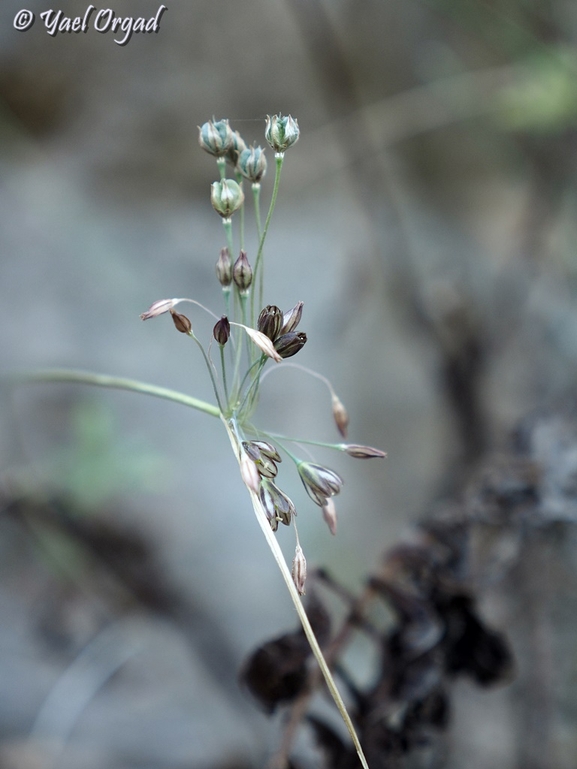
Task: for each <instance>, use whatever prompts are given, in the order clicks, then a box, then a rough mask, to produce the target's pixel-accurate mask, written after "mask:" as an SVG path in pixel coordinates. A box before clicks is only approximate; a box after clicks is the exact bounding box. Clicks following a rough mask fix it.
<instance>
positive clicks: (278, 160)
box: [250, 152, 284, 325]
mask: <svg viewBox="0 0 577 769" xmlns="http://www.w3.org/2000/svg"><path fill="white" fill-rule="evenodd" d="M275 160H276V168H275V175H274V187H273V190H272V197H271V199H270V205H269V207H268V213H267V215H266V220H265V223H264V228H263V231H262V235H261V237H260V240H259V244H258V251H257V254H256V260H255V263H254V271H253V275H254V280H255V282H256V278H257V275H258V273H259V269H261V270H263V269H264V268H263V265H262V263H261V262H262V252H263V248H264V242H265V240H266V235H267V232H268V228H269V225H270V220H271V219H272V215H273V211H274V207H275V205H276V198H277V195H278V188H279V184H280V173H281V170H282V164H283V161H284V153H282V152H278V153H277V154H276V155H275ZM259 286H260V287H261V288H260V291H259V304H260V305H262V300H263V296H262V286H263V282H262V279H259ZM255 293H256V292H255V291H253V294H252V298H251V309H250V314H251V318H252V322H253V325H254V323H255V322H256V315H255V312H254V296H255Z"/></svg>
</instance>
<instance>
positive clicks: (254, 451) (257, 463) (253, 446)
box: [241, 440, 296, 531]
mask: <svg viewBox="0 0 577 769" xmlns="http://www.w3.org/2000/svg"><path fill="white" fill-rule="evenodd" d="M242 451H243V455H242V459H241V464H242V463H244V464H245V465H246V464H247V462H250V463H251V464H252V467H253V468H254V476H251V482H252V481H254V479H255V478H256V477H258V482H257V483H254V485H253V486H252V487H251V488H252V489H253V491H254V492H255V493H257V494H258V496H259V499H260V502H261V505H262V508H263V510H264V512H265V514H266V517H267V519H268V522H269V523H270V526H271V529H272V530H273V531H276V530H277V529H278V525H279V522H280V523H284V525H285V526H289V525H290V522H291V521H292V518H293V516H294V515H296V510H295V506H294V503H293V501H292V500H291V499H290V498H289V497H287V495H286V494H285V493H284V491H281V489H279V487H278V486H277V485H276V483H275V482H274V481H273V480H272V479H273V478H275V477H276V474H277V472H278V467H277V465H278V464H279V463H280V462H281V461H282V459H281V456H280V454H279V453H278V451H277V449H276V448H275V447H274V446H273V445H272V443H269V442H268V441H263V440H254V441H243V443H242ZM251 473H252V471H251Z"/></svg>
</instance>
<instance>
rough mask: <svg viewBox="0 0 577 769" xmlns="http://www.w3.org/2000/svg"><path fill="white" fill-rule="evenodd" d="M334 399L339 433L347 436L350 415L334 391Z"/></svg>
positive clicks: (334, 410)
mask: <svg viewBox="0 0 577 769" xmlns="http://www.w3.org/2000/svg"><path fill="white" fill-rule="evenodd" d="M332 401H333V418H334V420H335V424H336V426H337V429H338V431H339V433H340V434H341V435H342V436H343V438H346V437H347V428H348V426H349V415H348V413H347V410H346V408H345V407H344V405H343V403H342V401H341V400H340V398H339V397H338V396H337V395H335V393H333V395H332Z"/></svg>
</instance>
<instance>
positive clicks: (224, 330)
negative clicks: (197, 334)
mask: <svg viewBox="0 0 577 769" xmlns="http://www.w3.org/2000/svg"><path fill="white" fill-rule="evenodd" d="M212 335H213V336H214V338H215V339H216V341H217V342H218V343H219V345H220V346H221V347H224V345H225V344H226V343H227V342H228V340H229V337H230V323H229V321H228V318H227V317H226V315H223V316H222V318H221V319H220V320H218V321H217V322H216V323H215V326H214V328H213V330H212Z"/></svg>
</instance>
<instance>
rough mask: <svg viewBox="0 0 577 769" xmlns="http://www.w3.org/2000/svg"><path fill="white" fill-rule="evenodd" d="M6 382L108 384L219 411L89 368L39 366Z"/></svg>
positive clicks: (217, 411) (216, 412) (212, 413)
mask: <svg viewBox="0 0 577 769" xmlns="http://www.w3.org/2000/svg"><path fill="white" fill-rule="evenodd" d="M0 381H4V382H6V383H7V384H34V383H36V382H75V383H77V384H87V385H94V386H95V387H110V388H112V389H115V390H130V391H132V392H136V393H144V394H145V395H153V396H154V397H156V398H164V400H169V401H174V403H182V404H183V405H184V406H190V408H193V409H196V410H197V411H203V412H204V413H205V414H210V416H213V417H219V416H220V415H221V411H220V409H219V408H217V407H216V406H213V405H212V403H206V402H205V401H201V400H199V399H198V398H193V397H192V396H190V395H185V394H184V393H179V392H177V391H176V390H169V389H168V388H166V387H157V386H156V385H151V384H147V383H146V382H138V381H137V380H136V379H124V378H122V377H117V376H108V375H106V374H93V373H92V372H90V371H77V370H74V369H70V370H67V369H58V368H54V369H39V370H38V371H24V372H22V373H19V374H12V375H10V376H8V377H5V378H3V380H0Z"/></svg>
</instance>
